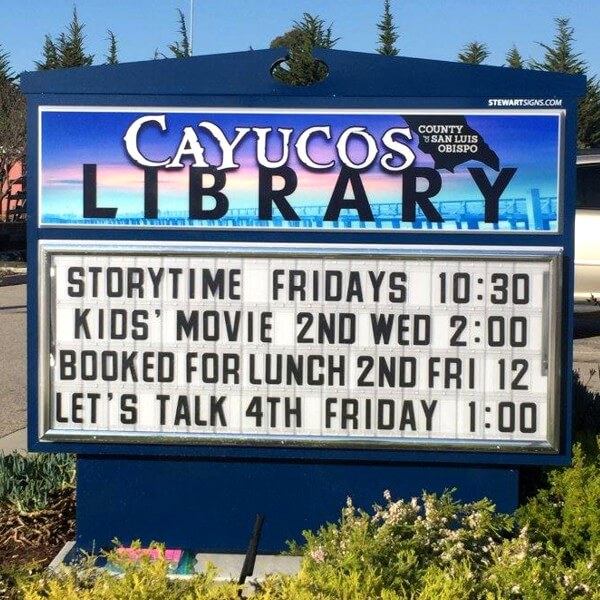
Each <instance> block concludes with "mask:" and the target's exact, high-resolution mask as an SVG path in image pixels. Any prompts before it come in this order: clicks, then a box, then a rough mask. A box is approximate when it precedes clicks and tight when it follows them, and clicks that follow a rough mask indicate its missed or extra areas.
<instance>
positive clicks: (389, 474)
mask: <svg viewBox="0 0 600 600" xmlns="http://www.w3.org/2000/svg"><path fill="white" fill-rule="evenodd" d="M518 483H519V474H518V470H517V469H507V468H490V467H486V468H482V467H470V466H454V465H439V466H433V465H431V466H430V465H422V464H413V465H408V464H400V465H385V464H380V465H379V464H375V465H374V464H369V463H365V464H356V463H353V464H350V463H347V464H344V463H342V464H331V463H326V464H325V463H314V462H311V463H309V462H306V463H304V462H302V463H299V462H296V463H289V462H276V463H272V462H265V461H256V462H248V461H230V460H228V461H225V460H223V461H215V460H211V461H208V460H193V459H192V460H190V459H178V458H160V459H159V458H154V459H150V458H148V459H145V458H119V457H113V456H111V457H103V456H79V457H78V459H77V546H78V547H79V548H81V549H86V550H92V549H93V550H95V551H96V552H98V551H99V549H100V548H103V547H111V546H112V540H114V539H115V538H117V539H118V540H119V542H120V543H122V544H125V545H128V544H129V543H130V542H131V541H133V540H137V539H139V540H140V541H141V543H142V545H144V546H147V545H148V544H149V543H150V542H152V541H156V542H161V543H164V544H166V546H167V547H168V548H194V549H198V550H201V551H204V552H242V553H245V552H246V549H247V546H248V539H249V536H250V533H251V531H252V526H253V523H254V519H255V517H256V514H257V513H260V514H263V515H265V525H264V528H263V532H262V536H261V541H260V547H259V552H260V553H277V552H281V551H284V550H286V549H287V543H286V542H287V541H288V540H292V539H294V540H296V541H302V539H301V536H300V532H301V531H303V530H306V529H310V530H316V529H318V528H319V527H320V526H321V525H324V524H325V523H326V522H327V521H330V522H333V521H336V520H337V519H338V518H339V515H340V511H341V509H342V507H343V506H344V505H345V503H346V498H347V497H348V496H350V497H352V500H353V502H354V504H355V505H356V506H359V507H362V508H365V509H369V508H370V507H371V505H372V504H373V503H375V502H378V503H383V502H384V500H383V496H382V494H383V491H384V490H386V489H389V490H390V492H391V493H392V497H393V498H398V497H403V498H407V499H410V498H411V497H413V496H421V493H422V491H423V490H427V491H428V492H436V493H438V494H441V493H442V492H443V491H444V490H446V489H453V488H456V492H455V493H454V497H455V498H456V499H459V500H461V501H463V502H469V501H474V500H479V499H481V498H483V497H488V498H490V499H491V500H493V502H495V503H496V506H497V510H498V511H499V512H506V513H511V512H513V511H514V510H515V509H516V508H517V505H518V491H519V490H518V487H519V485H518Z"/></svg>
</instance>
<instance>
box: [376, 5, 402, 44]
mask: <svg viewBox="0 0 600 600" xmlns="http://www.w3.org/2000/svg"><path fill="white" fill-rule="evenodd" d="M377 29H379V31H380V33H379V48H377V52H378V53H379V54H386V55H388V56H396V55H397V54H398V48H396V46H395V44H396V40H397V39H398V33H397V30H398V28H397V27H396V26H395V25H394V18H393V17H392V13H391V11H390V0H385V1H384V5H383V16H382V17H381V21H380V22H379V23H377Z"/></svg>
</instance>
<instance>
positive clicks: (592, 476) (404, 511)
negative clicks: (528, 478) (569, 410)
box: [257, 438, 600, 600]
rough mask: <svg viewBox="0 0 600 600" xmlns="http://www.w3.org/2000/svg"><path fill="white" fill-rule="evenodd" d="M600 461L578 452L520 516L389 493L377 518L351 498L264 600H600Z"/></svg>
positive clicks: (312, 536)
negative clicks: (298, 567) (298, 565)
mask: <svg viewBox="0 0 600 600" xmlns="http://www.w3.org/2000/svg"><path fill="white" fill-rule="evenodd" d="M599 440H600V438H599ZM597 456H598V455H597V453H592V454H588V455H587V457H586V455H584V453H583V451H582V450H581V448H580V447H576V449H575V454H574V463H573V467H570V468H568V469H557V470H555V471H553V472H552V473H551V475H550V487H549V488H548V489H547V490H544V491H542V492H540V493H539V494H538V495H537V496H536V497H535V498H533V499H532V500H531V501H530V502H529V503H528V504H527V505H526V506H525V507H523V508H522V509H520V510H519V511H518V512H517V515H516V516H515V517H514V518H513V517H508V516H506V515H502V514H498V513H497V512H496V511H495V507H494V505H493V504H492V503H491V502H490V501H488V500H481V501H478V502H473V503H468V504H461V503H458V502H456V501H454V500H453V499H452V495H451V494H450V493H445V494H443V495H441V496H436V495H435V494H428V493H424V494H423V496H422V497H421V498H419V499H417V498H412V499H411V500H410V501H408V502H407V501H404V500H394V499H393V498H392V495H391V493H390V492H389V491H385V492H384V500H385V503H384V504H383V505H375V506H374V507H373V510H372V511H371V512H366V511H364V510H361V509H357V508H356V507H354V505H353V503H352V500H351V499H348V501H347V504H346V506H345V508H343V510H342V514H341V517H340V520H339V521H338V522H337V523H335V524H328V525H326V526H325V527H322V528H321V529H320V530H319V531H318V532H317V533H311V532H305V533H304V535H305V538H306V544H305V547H304V548H302V549H301V550H302V551H303V554H304V559H303V562H302V568H301V570H300V572H299V573H298V575H296V576H295V577H282V576H273V577H271V578H270V579H268V580H267V581H266V582H265V584H264V586H263V587H262V588H261V589H260V590H259V591H258V594H257V598H261V599H269V600H304V599H306V600H308V599H309V598H318V599H329V598H331V599H334V598H335V599H338V598H344V599H348V600H349V599H355V600H365V599H368V598H372V599H375V598H381V599H383V600H399V599H406V600H408V599H419V600H444V599H447V600H461V599H465V600H467V599H468V600H500V599H505V598H506V599H514V600H521V599H523V600H529V599H532V600H538V599H539V600H542V599H543V600H550V599H553V600H554V599H556V600H562V599H565V600H567V599H572V598H573V599H575V598H578V599H579V598H581V599H591V600H594V599H595V600H600V464H599V462H598V458H597ZM293 550H296V551H298V550H299V548H293Z"/></svg>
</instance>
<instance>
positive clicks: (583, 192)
mask: <svg viewBox="0 0 600 600" xmlns="http://www.w3.org/2000/svg"><path fill="white" fill-rule="evenodd" d="M577 208H597V209H599V210H600V164H598V165H578V166H577Z"/></svg>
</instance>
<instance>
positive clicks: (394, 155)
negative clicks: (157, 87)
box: [123, 115, 415, 173]
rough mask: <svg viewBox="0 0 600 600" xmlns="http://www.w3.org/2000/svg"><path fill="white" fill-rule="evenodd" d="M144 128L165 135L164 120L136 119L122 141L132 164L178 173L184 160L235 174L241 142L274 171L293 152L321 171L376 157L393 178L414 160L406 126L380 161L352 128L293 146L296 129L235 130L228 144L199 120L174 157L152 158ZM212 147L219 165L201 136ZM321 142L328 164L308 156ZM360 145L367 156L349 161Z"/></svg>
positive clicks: (322, 131)
mask: <svg viewBox="0 0 600 600" xmlns="http://www.w3.org/2000/svg"><path fill="white" fill-rule="evenodd" d="M145 127H158V128H159V129H160V130H161V131H163V132H166V131H167V128H168V125H167V117H166V115H147V116H144V117H140V118H139V119H136V120H135V121H134V122H133V123H132V124H131V125H130V126H129V128H128V129H127V132H126V133H125V136H124V138H123V139H124V141H125V149H126V150H127V154H128V155H129V157H130V158H131V160H132V161H133V162H134V163H136V164H137V165H139V166H141V167H152V168H164V169H182V168H184V166H185V165H184V164H183V162H182V161H183V159H188V160H189V161H191V162H190V165H191V166H193V167H204V168H206V167H216V168H217V170H219V171H224V170H232V169H238V168H239V167H240V165H239V163H238V162H237V161H236V150H237V149H238V148H239V146H240V144H241V143H242V141H244V140H245V139H247V138H249V137H254V138H255V142H256V160H257V162H258V164H259V165H260V166H261V167H265V168H268V169H278V168H281V167H283V166H284V165H286V164H287V162H288V161H289V158H290V154H291V152H292V148H293V149H294V150H295V153H296V157H297V158H298V160H299V161H300V163H302V164H303V165H304V166H306V167H308V168H309V169H313V170H317V171H323V170H327V169H331V168H333V167H334V166H336V165H340V164H341V165H343V166H345V167H348V168H350V169H358V170H362V169H367V168H369V167H370V166H372V165H373V164H374V163H375V162H376V161H377V159H378V158H379V164H380V166H381V167H382V168H383V169H384V170H386V171H389V172H391V173H395V172H398V171H403V170H404V169H407V168H408V167H410V166H411V165H412V164H413V163H414V161H415V154H414V152H413V151H412V150H411V148H410V147H409V146H407V145H406V143H405V142H404V141H403V140H411V139H412V134H411V131H410V129H409V128H408V127H392V128H390V129H388V130H387V131H386V132H385V133H384V134H383V135H382V137H381V147H382V149H383V150H384V152H383V154H381V156H380V151H379V144H378V141H377V139H376V138H375V137H374V136H373V134H371V133H370V132H369V131H368V130H367V128H366V127H362V126H352V127H348V128H346V129H345V130H344V131H343V132H342V133H341V134H340V135H339V137H338V138H337V140H334V139H332V132H331V127H330V126H329V125H319V126H314V127H308V128H306V129H304V130H302V131H301V132H299V134H298V135H297V136H296V141H295V143H292V136H293V134H294V130H293V129H291V128H288V127H277V128H273V127H236V128H235V135H234V136H233V137H232V139H229V138H228V137H227V136H226V135H225V133H224V132H223V130H222V129H221V128H220V127H219V126H218V125H216V124H215V123H211V122H210V121H201V122H200V123H198V126H197V128H195V127H191V126H187V127H184V128H183V130H182V132H181V138H180V140H179V143H178V145H177V147H176V148H174V153H173V155H172V156H167V157H150V156H149V155H148V151H147V150H144V149H143V148H140V133H141V132H142V130H143V129H144V128H145ZM203 136H209V139H210V140H211V142H212V141H214V142H216V143H217V144H218V146H219V148H220V150H221V160H220V163H219V164H218V165H211V164H209V163H208V162H207V160H206V157H205V146H204V145H203V143H202V137H203ZM315 137H321V138H324V139H325V140H327V141H328V142H331V146H332V148H331V150H332V152H331V154H332V155H331V157H330V160H328V161H327V162H322V161H321V162H320V161H318V160H317V159H316V158H315V157H314V156H311V153H310V141H311V140H312V139H313V138H315ZM357 140H359V141H360V142H362V144H363V145H364V146H365V149H366V152H363V153H361V154H363V155H364V156H361V158H360V159H358V158H356V157H353V156H352V154H351V152H350V150H349V146H350V144H351V143H352V142H353V141H357ZM268 144H269V145H270V144H275V145H276V147H277V148H278V150H279V152H278V153H277V152H271V153H272V154H278V156H277V158H273V157H269V156H267V154H268V152H267V145H268Z"/></svg>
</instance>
